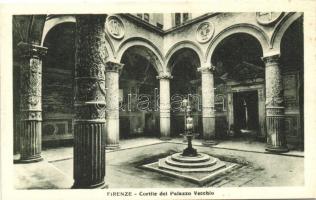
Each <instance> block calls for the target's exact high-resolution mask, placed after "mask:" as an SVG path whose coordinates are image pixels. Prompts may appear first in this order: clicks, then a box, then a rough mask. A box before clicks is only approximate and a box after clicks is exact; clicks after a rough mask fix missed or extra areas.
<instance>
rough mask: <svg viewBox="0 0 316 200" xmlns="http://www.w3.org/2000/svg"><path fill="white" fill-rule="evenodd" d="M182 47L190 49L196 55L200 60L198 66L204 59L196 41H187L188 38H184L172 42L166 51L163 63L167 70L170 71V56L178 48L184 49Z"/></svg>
mask: <svg viewBox="0 0 316 200" xmlns="http://www.w3.org/2000/svg"><path fill="white" fill-rule="evenodd" d="M184 48H187V49H191V50H193V51H194V52H195V53H196V54H197V55H198V57H199V60H200V66H201V64H202V61H203V60H204V56H203V52H202V50H201V48H200V47H199V45H197V44H196V43H194V42H192V41H189V40H186V41H181V42H178V43H176V44H174V45H173V46H172V47H171V48H170V49H169V50H168V51H167V53H166V56H165V63H166V64H167V70H168V71H169V72H171V68H170V67H171V66H170V59H171V58H172V55H174V54H175V53H176V52H178V51H179V50H181V49H184Z"/></svg>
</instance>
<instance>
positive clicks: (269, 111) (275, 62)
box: [263, 55, 288, 152]
mask: <svg viewBox="0 0 316 200" xmlns="http://www.w3.org/2000/svg"><path fill="white" fill-rule="evenodd" d="M263 61H264V62H265V85H266V126H267V148H266V150H267V151H271V152H287V151H288V148H287V146H286V139H285V135H284V105H283V101H284V99H283V85H282V75H281V69H280V66H279V55H272V56H268V57H264V58H263Z"/></svg>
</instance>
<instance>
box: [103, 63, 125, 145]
mask: <svg viewBox="0 0 316 200" xmlns="http://www.w3.org/2000/svg"><path fill="white" fill-rule="evenodd" d="M122 67H123V65H122V64H120V63H115V62H107V64H106V74H105V85H106V88H107V90H106V108H107V109H106V111H107V117H106V148H107V149H116V148H119V139H120V121H119V71H120V70H121V69H122Z"/></svg>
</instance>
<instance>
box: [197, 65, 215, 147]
mask: <svg viewBox="0 0 316 200" xmlns="http://www.w3.org/2000/svg"><path fill="white" fill-rule="evenodd" d="M214 70H215V67H214V66H211V65H206V66H203V67H200V68H198V71H200V72H201V74H202V122H203V142H202V143H203V145H205V146H209V145H215V144H216V142H215V141H214V139H215V112H214V108H215V106H214V75H213V72H214Z"/></svg>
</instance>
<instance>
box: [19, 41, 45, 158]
mask: <svg viewBox="0 0 316 200" xmlns="http://www.w3.org/2000/svg"><path fill="white" fill-rule="evenodd" d="M19 50H20V51H21V55H22V58H21V69H20V70H21V71H20V72H21V73H20V75H21V76H20V80H21V100H20V112H21V128H20V134H21V135H20V138H21V141H20V145H21V146H20V154H21V157H20V160H19V162H21V163H30V162H38V161H41V160H42V157H41V149H42V57H43V56H44V55H45V54H46V52H47V48H45V47H41V46H37V45H33V44H27V43H20V44H19Z"/></svg>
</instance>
